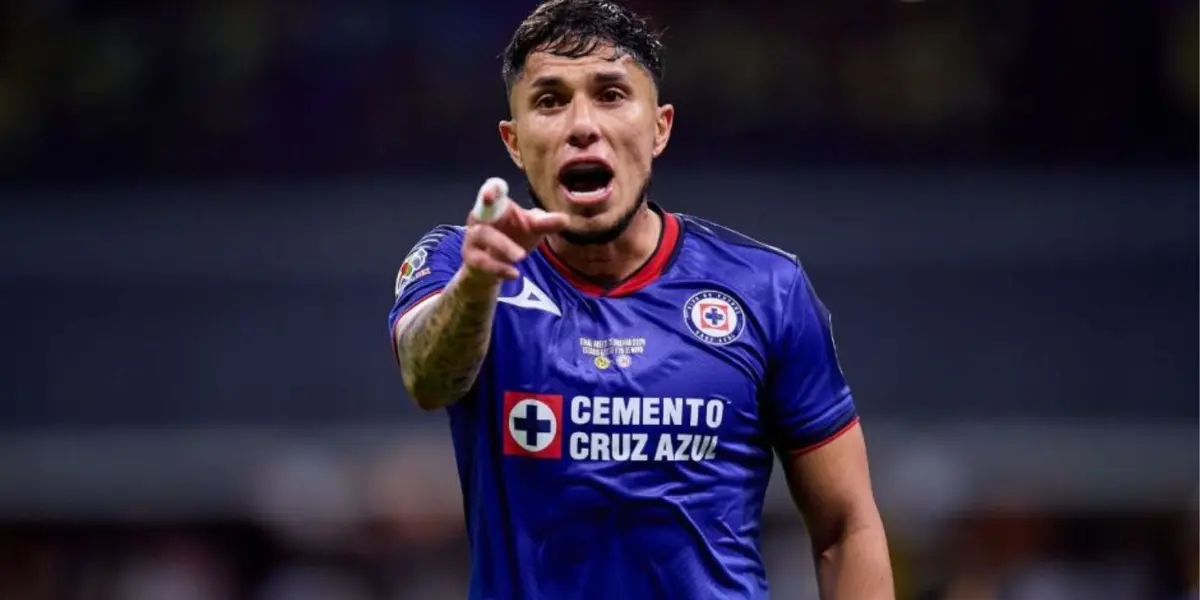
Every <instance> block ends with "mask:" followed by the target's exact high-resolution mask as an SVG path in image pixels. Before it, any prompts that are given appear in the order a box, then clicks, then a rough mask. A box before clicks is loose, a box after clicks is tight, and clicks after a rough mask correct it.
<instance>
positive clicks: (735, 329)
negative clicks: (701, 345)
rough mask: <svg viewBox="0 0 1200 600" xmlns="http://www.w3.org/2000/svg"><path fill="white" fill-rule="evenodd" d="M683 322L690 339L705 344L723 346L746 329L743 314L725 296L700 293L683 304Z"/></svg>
mask: <svg viewBox="0 0 1200 600" xmlns="http://www.w3.org/2000/svg"><path fill="white" fill-rule="evenodd" d="M683 322H684V323H685V324H687V327H688V329H689V330H691V332H692V335H694V336H696V337H697V338H699V339H700V340H701V341H704V342H707V343H709V344H713V345H717V346H723V345H725V344H728V343H730V342H732V341H734V340H736V339H738V338H739V337H741V335H742V331H743V330H745V329H746V318H745V313H743V312H742V307H741V305H740V304H738V302H737V300H734V299H733V297H732V296H730V295H729V294H725V293H722V292H716V291H711V290H709V291H704V292H700V293H698V294H695V295H693V296H692V297H691V298H688V301H687V302H685V303H684V304H683Z"/></svg>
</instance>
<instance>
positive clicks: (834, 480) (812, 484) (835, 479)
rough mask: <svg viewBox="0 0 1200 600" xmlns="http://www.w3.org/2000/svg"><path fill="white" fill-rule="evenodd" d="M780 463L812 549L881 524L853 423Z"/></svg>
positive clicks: (864, 453) (859, 429)
mask: <svg viewBox="0 0 1200 600" xmlns="http://www.w3.org/2000/svg"><path fill="white" fill-rule="evenodd" d="M780 458H781V461H782V463H783V468H784V473H785V475H786V478H787V483H788V489H789V491H790V492H791V494H792V498H793V500H794V501H795V502H796V506H797V508H799V509H800V513H801V514H802V515H803V516H804V522H805V524H806V525H807V526H808V530H809V534H810V535H811V536H812V538H813V542H814V544H815V545H816V546H817V547H827V546H829V545H831V544H832V543H833V542H835V541H836V540H838V539H840V538H841V537H843V536H844V535H845V534H846V533H847V532H849V531H853V530H855V529H859V528H862V527H871V526H875V525H879V524H881V523H880V518H879V512H878V509H877V508H876V506H875V497H874V494H873V492H872V490H871V476H870V471H869V468H868V466H867V447H866V442H865V440H864V438H863V431H862V427H861V425H859V423H858V422H857V421H856V422H855V423H853V424H852V425H851V426H850V427H849V428H848V429H846V430H845V431H844V432H842V433H841V434H840V435H838V436H837V437H836V438H832V439H830V440H829V442H828V443H826V444H823V445H822V446H820V447H819V448H814V449H812V450H810V451H807V452H793V453H791V454H787V455H783V456H781V457H780Z"/></svg>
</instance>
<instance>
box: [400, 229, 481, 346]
mask: <svg viewBox="0 0 1200 600" xmlns="http://www.w3.org/2000/svg"><path fill="white" fill-rule="evenodd" d="M462 240H463V229H462V228H461V227H453V226H450V225H439V226H438V227H435V228H434V229H433V230H432V231H430V232H429V233H427V234H425V235H424V237H422V238H421V239H420V240H419V241H418V242H417V243H416V245H414V246H413V247H412V249H411V250H409V251H408V255H407V256H405V257H404V262H403V263H402V264H401V265H400V272H399V273H397V274H396V301H395V302H394V303H393V304H392V310H391V312H389V313H388V331H389V334H390V335H392V336H394V335H395V332H396V322H397V321H399V320H400V318H401V317H403V316H404V314H405V313H406V312H408V311H409V310H411V309H412V308H413V307H415V306H417V305H418V304H420V303H421V301H422V300H425V299H426V298H429V297H430V296H433V295H434V294H437V293H438V292H440V291H442V289H443V288H445V287H446V285H447V284H448V283H450V279H451V278H453V277H454V274H455V273H456V272H457V271H458V268H459V267H460V266H461V265H462ZM393 341H394V340H393Z"/></svg>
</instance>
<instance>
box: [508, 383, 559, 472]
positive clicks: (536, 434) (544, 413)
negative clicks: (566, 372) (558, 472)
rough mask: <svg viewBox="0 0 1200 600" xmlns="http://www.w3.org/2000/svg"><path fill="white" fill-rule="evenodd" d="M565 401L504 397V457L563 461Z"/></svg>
mask: <svg viewBox="0 0 1200 600" xmlns="http://www.w3.org/2000/svg"><path fill="white" fill-rule="evenodd" d="M562 413H563V398H562V396H559V395H554V394H527V393H524V392H506V393H505V394H504V453H505V454H508V455H511V456H527V457H530V458H561V457H562Z"/></svg>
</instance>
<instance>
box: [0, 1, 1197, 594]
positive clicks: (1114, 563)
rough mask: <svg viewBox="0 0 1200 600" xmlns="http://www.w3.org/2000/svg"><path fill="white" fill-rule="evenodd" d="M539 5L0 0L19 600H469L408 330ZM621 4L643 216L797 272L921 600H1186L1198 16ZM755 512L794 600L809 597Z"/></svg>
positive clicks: (2, 383) (5, 558) (488, 144)
mask: <svg viewBox="0 0 1200 600" xmlns="http://www.w3.org/2000/svg"><path fill="white" fill-rule="evenodd" d="M532 5H533V2H530V1H521V2H516V1H512V0H507V1H501V0H445V1H443V2H432V3H415V4H408V3H404V2H397V1H385V0H342V1H339V2H333V1H330V0H289V1H287V2H269V1H265V0H211V1H206V2H199V1H191V0H189V1H184V0H179V1H177V2H173V3H160V2H148V1H146V0H124V1H121V0H110V1H107V2H105V1H99V0H94V1H90V2H83V1H71V0H7V1H5V2H3V3H0V178H2V182H3V183H2V185H0V200H2V203H0V256H3V259H2V260H0V311H2V312H3V314H4V320H5V323H4V327H3V332H4V333H3V339H4V342H5V343H4V345H3V350H0V352H2V353H3V354H2V357H3V365H4V366H3V369H0V598H3V599H5V600H93V599H94V600H110V599H111V600H193V599H194V600H201V599H204V600H225V599H230V600H232V599H246V600H309V599H312V600H317V599H321V600H327V599H332V600H385V599H386V600H393V599H416V600H426V599H429V600H441V599H449V598H462V597H464V596H463V590H464V585H465V573H466V567H467V565H466V558H465V551H464V540H463V531H462V524H461V513H460V504H459V499H458V487H457V480H456V475H455V472H454V466H453V460H452V456H451V449H450V447H449V443H448V436H447V433H446V426H445V421H444V417H443V416H442V415H440V414H422V413H420V412H419V411H417V410H416V409H415V408H413V407H411V405H410V404H409V401H408V399H407V398H406V397H405V395H404V392H403V390H402V386H401V384H400V380H399V378H398V377H397V375H396V372H395V369H394V367H393V366H392V364H391V361H390V353H389V351H388V341H387V339H388V338H387V333H386V325H385V314H386V313H387V310H388V308H389V306H390V303H391V301H392V296H391V291H392V286H393V281H394V277H395V273H396V269H397V268H398V267H399V263H400V261H401V259H402V257H403V255H404V253H405V252H406V250H407V249H408V247H409V246H410V245H411V244H412V243H413V242H414V241H415V239H416V238H417V237H418V236H419V235H420V234H421V233H422V232H423V231H425V230H426V229H428V228H429V227H431V226H432V225H434V224H436V223H439V222H459V221H460V220H461V218H462V215H463V214H464V213H465V211H466V210H467V207H468V206H469V203H470V201H471V199H472V198H473V194H474V191H475V189H476V188H477V186H478V185H479V183H480V182H481V181H482V180H483V178H485V177H487V176H490V175H504V176H507V177H513V176H515V174H514V173H513V171H512V167H511V165H509V164H508V162H507V158H506V157H505V155H504V153H503V152H502V149H501V146H500V144H499V142H498V140H497V138H496V133H495V123H496V121H497V120H499V119H500V118H501V117H502V116H503V115H504V114H505V110H506V105H505V100H504V94H503V87H502V84H501V81H500V78H499V72H498V71H499V64H498V61H497V60H496V59H495V57H496V55H497V54H498V53H499V51H500V50H501V49H502V47H503V45H504V43H505V42H506V40H507V36H508V34H509V32H510V31H511V30H512V28H513V27H514V26H515V25H516V23H517V22H519V20H520V19H521V18H522V16H523V15H524V14H525V13H526V12H527V11H528V10H530V9H531V7H532ZM633 5H634V6H635V7H637V8H639V9H641V10H644V11H646V12H647V13H648V14H650V15H652V16H653V17H655V21H656V22H657V23H659V24H662V25H667V26H669V29H668V35H667V38H666V41H667V43H668V47H669V54H668V66H667V83H666V88H665V98H666V99H667V100H668V101H671V102H674V103H675V104H676V105H677V106H678V109H679V119H678V123H677V128H676V134H675V137H674V139H673V141H672V145H671V148H670V150H669V151H668V152H667V153H666V155H665V157H664V158H663V159H662V160H661V161H660V163H661V164H660V165H658V168H657V171H656V184H655V185H656V188H655V194H656V197H657V198H658V199H659V201H661V202H662V203H664V204H665V205H666V206H667V207H668V208H671V209H674V210H679V211H684V212H691V213H694V214H698V215H702V216H705V217H708V218H712V219H714V220H717V221H720V222H723V223H725V224H728V225H730V226H732V227H735V228H738V229H741V230H743V231H745V232H747V233H750V234H752V235H754V236H756V237H759V238H761V239H763V240H765V241H768V242H770V243H772V244H775V245H778V246H782V247H785V248H787V249H789V250H792V251H794V252H797V253H798V254H800V256H801V257H802V259H803V260H804V261H805V263H806V265H807V266H808V268H809V270H810V272H811V274H812V276H813V278H814V280H815V281H816V284H817V286H818V289H819V290H820V291H821V293H822V295H823V297H824V299H825V300H826V302H827V303H828V304H829V305H830V306H831V307H832V308H833V310H834V313H835V318H836V324H837V326H836V327H837V333H838V341H839V347H840V349H841V355H842V358H843V361H844V363H845V368H846V370H847V372H848V374H849V376H850V377H851V380H852V382H853V385H854V386H855V388H856V392H857V398H858V400H859V403H860V406H861V410H862V412H863V413H864V414H865V423H866V427H867V431H868V436H869V441H870V443H871V447H872V452H873V473H874V477H875V480H876V486H877V493H878V496H879V501H880V504H881V506H882V509H883V510H884V513H885V518H886V520H887V523H888V525H889V528H890V533H891V538H892V543H893V545H894V557H895V561H896V572H897V577H898V585H899V588H900V592H901V598H903V599H905V600H916V599H921V600H926V599H927V600H1085V599H1086V600H1125V599H1129V600H1134V599H1137V600H1176V599H1182V598H1196V597H1197V596H1196V594H1197V564H1198V563H1197V554H1196V549H1197V540H1196V529H1197V524H1196V511H1197V501H1198V499H1200V492H1198V488H1197V444H1196V441H1197V440H1196V436H1197V400H1198V394H1197V376H1198V367H1200V357H1198V353H1197V333H1198V332H1200V324H1198V319H1197V267H1198V254H1197V186H1196V183H1197V177H1196V167H1197V161H1198V157H1197V145H1196V138H1197V119H1196V116H1197V108H1198V95H1197V70H1198V61H1197V19H1198V13H1197V4H1196V2H1194V1H1191V0H1189V1H1182V0H1138V1H1134V2H1127V1H1117V0H1092V1H1089V2H1083V1H1079V0H1073V1H1069V0H926V1H923V2H920V1H910V2H875V1H853V2H851V1H846V0H808V1H803V2H800V1H794V2H792V1H782V0H781V1H778V2H769V1H766V0H744V1H741V2H730V1H720V2H718V1H715V0H692V1H689V2H666V1H665V0H657V1H649V0H645V1H639V2H634V3H633ZM513 351H514V352H519V351H520V350H519V349H515V348H514V349H513ZM774 492H775V493H774V494H773V495H772V497H771V501H770V503H769V507H768V513H769V522H768V526H767V530H766V533H765V536H764V540H763V543H764V547H765V549H766V553H767V557H768V561H769V564H768V566H769V569H770V571H769V572H770V576H771V578H772V580H773V583H774V586H775V590H776V595H777V597H779V598H800V599H810V598H815V592H814V591H813V590H814V586H813V580H812V568H811V566H810V562H809V552H808V550H807V547H806V540H805V537H804V531H803V528H802V527H801V524H800V520H799V518H798V517H797V515H796V514H795V511H794V510H793V509H792V508H791V506H790V505H789V503H788V500H787V497H786V494H784V493H783V492H782V490H780V489H774Z"/></svg>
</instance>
